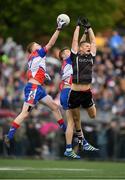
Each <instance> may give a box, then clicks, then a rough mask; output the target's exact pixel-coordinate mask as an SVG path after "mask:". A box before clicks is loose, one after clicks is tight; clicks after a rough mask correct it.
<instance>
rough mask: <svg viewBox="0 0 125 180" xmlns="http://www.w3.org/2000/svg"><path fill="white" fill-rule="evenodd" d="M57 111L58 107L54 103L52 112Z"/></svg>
mask: <svg viewBox="0 0 125 180" xmlns="http://www.w3.org/2000/svg"><path fill="white" fill-rule="evenodd" d="M58 110H59V106H58V105H57V104H56V103H53V106H52V111H58Z"/></svg>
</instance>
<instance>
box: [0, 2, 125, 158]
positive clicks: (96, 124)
mask: <svg viewBox="0 0 125 180" xmlns="http://www.w3.org/2000/svg"><path fill="white" fill-rule="evenodd" d="M61 13H66V14H68V15H69V16H70V18H71V23H70V25H69V26H68V27H66V28H65V29H64V30H63V31H62V32H61V35H60V36H59V38H58V40H57V42H56V45H55V47H53V49H52V50H51V51H50V52H49V53H48V56H47V71H48V73H49V74H50V76H51V78H52V81H46V82H45V88H46V90H47V92H48V93H49V94H50V95H51V96H52V97H53V98H54V99H55V101H56V103H58V104H59V93H60V92H59V83H60V69H61V63H60V61H59V50H60V48H61V47H63V46H69V47H70V45H71V40H72V34H73V31H74V28H75V24H76V21H77V18H78V16H80V15H84V14H85V15H86V16H87V17H88V19H89V20H90V22H91V24H92V27H93V29H94V32H95V34H96V43H97V49H98V50H97V56H96V60H95V65H94V74H93V95H94V100H95V103H96V107H97V117H96V119H95V120H90V119H89V117H88V115H87V114H86V112H85V111H84V110H83V109H81V122H82V127H83V131H84V134H85V138H86V139H87V140H88V142H90V143H91V144H93V145H94V146H96V147H98V148H99V149H100V151H99V152H98V153H82V156H83V157H84V158H86V159H100V160H117V159H120V160H125V6H124V1H123V0H104V1H103V2H102V1H100V0H87V1H85V0H84V1H83V0H79V1H78V0H73V1H67V0H62V1H59V0H48V1H47V0H35V1H33V0H21V1H16V0H4V1H3V0H0V156H1V157H33V158H41V159H50V158H51V159H60V158H63V153H64V148H65V137H64V134H63V132H62V131H61V130H60V129H59V127H58V125H57V124H56V121H55V120H54V118H53V116H52V113H51V111H50V110H49V109H48V108H47V107H45V106H43V105H42V104H39V105H38V106H37V107H36V108H35V109H34V110H33V111H32V113H31V116H30V117H29V118H28V119H27V121H25V122H24V123H23V124H22V126H21V128H20V129H19V130H18V131H17V134H16V136H15V139H14V140H13V141H12V143H11V148H10V149H7V148H5V146H4V144H3V135H4V134H6V133H7V132H8V129H9V126H10V123H11V121H12V120H13V119H14V118H15V117H16V115H17V114H18V113H19V112H20V110H21V107H22V104H23V89H24V86H25V84H26V82H27V79H26V70H27V67H26V64H27V59H26V53H25V48H26V45H27V44H28V43H29V42H31V41H36V42H38V43H41V44H42V45H45V44H46V43H47V42H48V40H49V39H50V37H51V35H52V33H53V32H54V31H55V28H56V17H57V16H58V15H59V14H61ZM82 33H83V31H81V35H82ZM62 113H63V115H64V112H63V110H62ZM64 117H65V115H64Z"/></svg>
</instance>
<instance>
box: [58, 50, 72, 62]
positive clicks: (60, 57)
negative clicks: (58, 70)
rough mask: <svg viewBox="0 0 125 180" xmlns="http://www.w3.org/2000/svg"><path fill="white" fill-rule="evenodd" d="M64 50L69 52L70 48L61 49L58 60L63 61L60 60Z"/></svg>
mask: <svg viewBox="0 0 125 180" xmlns="http://www.w3.org/2000/svg"><path fill="white" fill-rule="evenodd" d="M65 50H70V48H69V47H64V48H62V49H61V50H60V52H59V58H60V60H63V59H62V53H63V52H64V51H65Z"/></svg>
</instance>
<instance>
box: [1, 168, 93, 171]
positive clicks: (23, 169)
mask: <svg viewBox="0 0 125 180" xmlns="http://www.w3.org/2000/svg"><path fill="white" fill-rule="evenodd" d="M27 170H32V171H95V169H78V168H77V169H75V168H74V169H73V168H30V167H23V168H17V167H0V171H27Z"/></svg>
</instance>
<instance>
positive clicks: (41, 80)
mask: <svg viewBox="0 0 125 180" xmlns="http://www.w3.org/2000/svg"><path fill="white" fill-rule="evenodd" d="M33 78H34V79H35V80H37V81H38V82H39V83H40V84H43V83H44V80H45V71H44V70H43V68H39V69H38V71H37V73H36V75H35V77H33Z"/></svg>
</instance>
